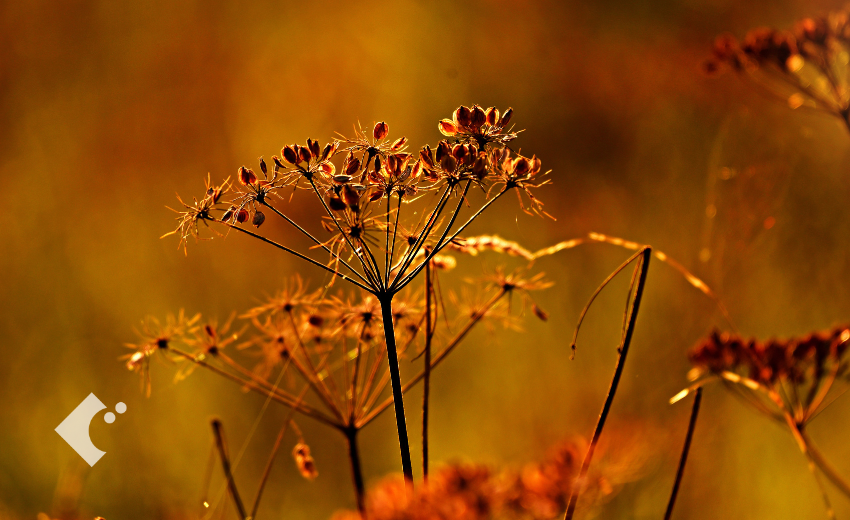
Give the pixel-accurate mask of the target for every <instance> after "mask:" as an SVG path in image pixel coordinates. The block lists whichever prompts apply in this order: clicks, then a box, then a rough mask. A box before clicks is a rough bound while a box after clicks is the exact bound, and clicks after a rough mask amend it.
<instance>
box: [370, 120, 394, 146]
mask: <svg viewBox="0 0 850 520" xmlns="http://www.w3.org/2000/svg"><path fill="white" fill-rule="evenodd" d="M388 133H390V127H389V126H387V124H386V123H384V122H383V121H381V122H379V123H377V124H375V129H374V130H372V135H373V136H374V137H375V139H376V140H378V141H380V140H381V139H383V138H384V137H386V136H387V134H388Z"/></svg>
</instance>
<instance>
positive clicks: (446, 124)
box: [438, 119, 457, 137]
mask: <svg viewBox="0 0 850 520" xmlns="http://www.w3.org/2000/svg"><path fill="white" fill-rule="evenodd" d="M438 128H439V129H440V133H441V134H443V135H445V136H448V137H451V136H453V135H455V134H456V133H457V126H455V124H454V123H453V122H452V121H451V120H449V119H443V120H442V121H440V123H439V124H438Z"/></svg>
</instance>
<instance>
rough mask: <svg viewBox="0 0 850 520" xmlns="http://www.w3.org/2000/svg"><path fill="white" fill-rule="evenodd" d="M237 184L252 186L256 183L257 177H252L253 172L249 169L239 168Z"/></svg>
mask: <svg viewBox="0 0 850 520" xmlns="http://www.w3.org/2000/svg"><path fill="white" fill-rule="evenodd" d="M239 182H241V183H242V184H244V185H245V186H248V185H249V184H254V183H255V182H257V176H256V175H254V171H253V170H251V169H250V168H246V167H244V166H242V167H240V168H239Z"/></svg>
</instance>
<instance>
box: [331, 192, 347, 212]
mask: <svg viewBox="0 0 850 520" xmlns="http://www.w3.org/2000/svg"><path fill="white" fill-rule="evenodd" d="M328 207H329V208H331V209H332V210H334V211H343V210H345V208H346V207H347V206H346V205H345V202H343V201H342V199H341V198H339V197H337V196H336V195H334V196H332V197H330V198H329V199H328Z"/></svg>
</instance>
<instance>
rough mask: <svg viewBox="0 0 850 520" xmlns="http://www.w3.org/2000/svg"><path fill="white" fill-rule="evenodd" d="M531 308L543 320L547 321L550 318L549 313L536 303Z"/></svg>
mask: <svg viewBox="0 0 850 520" xmlns="http://www.w3.org/2000/svg"><path fill="white" fill-rule="evenodd" d="M531 310H532V311H533V312H534V315H535V316H537V317H538V318H540V319H541V320H542V321H547V320H548V319H549V313H548V312H546V311H544V310H543V309H541V308H540V307H538V306H537V304H536V303H533V304H532V305H531Z"/></svg>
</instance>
